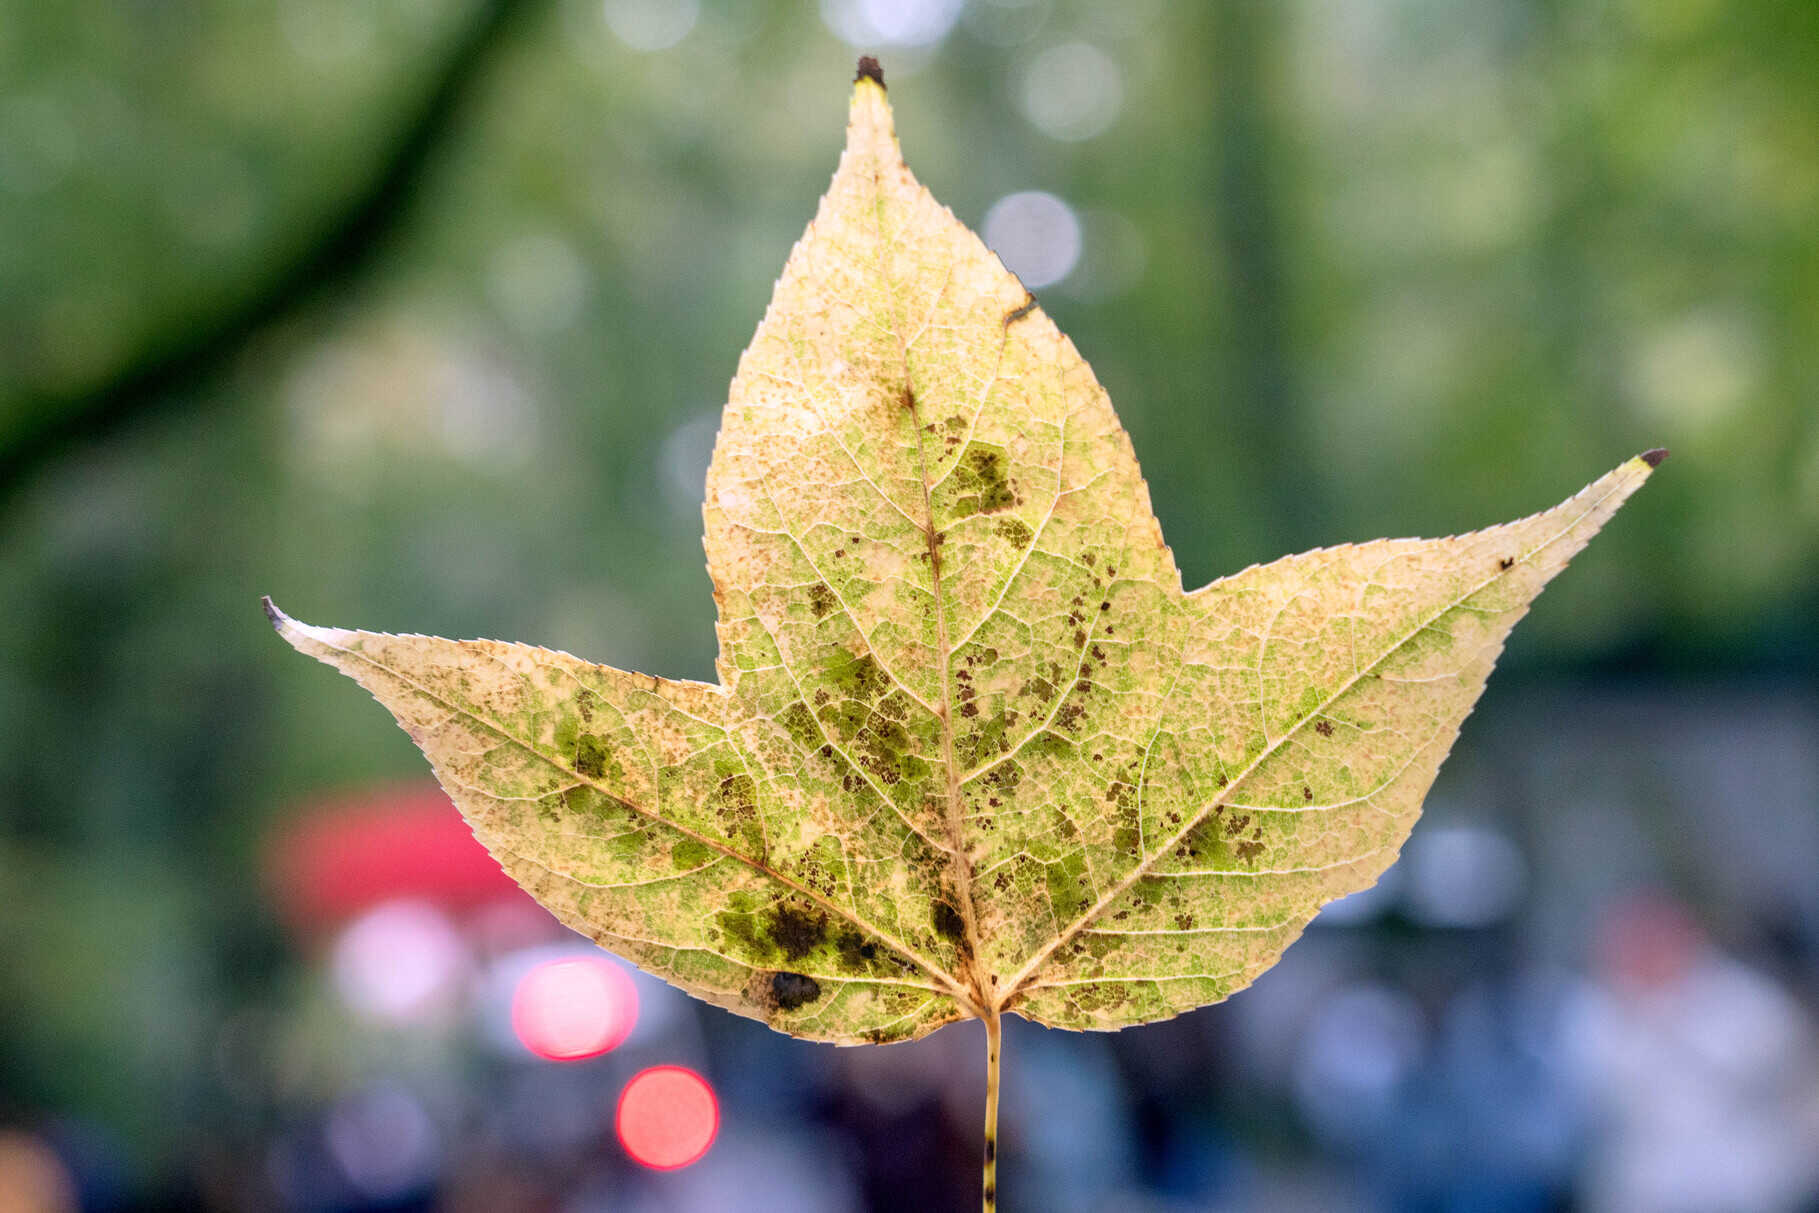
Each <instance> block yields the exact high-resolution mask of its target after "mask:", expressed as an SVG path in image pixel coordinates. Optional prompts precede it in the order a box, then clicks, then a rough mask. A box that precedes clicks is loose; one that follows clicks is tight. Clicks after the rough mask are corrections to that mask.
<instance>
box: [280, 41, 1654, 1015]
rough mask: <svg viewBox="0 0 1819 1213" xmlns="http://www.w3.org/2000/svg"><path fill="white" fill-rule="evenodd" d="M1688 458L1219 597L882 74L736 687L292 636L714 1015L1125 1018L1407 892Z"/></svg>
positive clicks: (823, 244) (390, 641) (1194, 993)
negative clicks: (1412, 872)
mask: <svg viewBox="0 0 1819 1213" xmlns="http://www.w3.org/2000/svg"><path fill="white" fill-rule="evenodd" d="M1664 454H1665V452H1650V453H1649V454H1647V455H1643V456H1638V457H1637V458H1634V459H1631V460H1630V461H1629V462H1627V463H1625V464H1623V465H1622V466H1621V467H1619V468H1617V469H1616V470H1615V471H1613V472H1611V473H1610V474H1608V475H1606V476H1604V477H1603V478H1601V479H1599V480H1598V481H1596V482H1594V483H1593V484H1592V485H1591V486H1590V487H1588V488H1586V489H1585V490H1583V491H1582V492H1580V493H1579V494H1578V495H1577V496H1574V497H1573V498H1571V499H1570V500H1568V501H1566V502H1565V503H1563V504H1562V505H1559V506H1556V507H1555V508H1553V509H1551V510H1548V511H1546V512H1544V513H1541V514H1537V515H1535V516H1533V517H1531V518H1527V519H1524V520H1522V521H1519V522H1514V523H1509V524H1507V525H1504V526H1499V527H1492V528H1490V529H1488V530H1484V531H1478V532H1475V533H1472V534H1468V535H1461V536H1456V537H1453V538H1449V539H1436V540H1422V539H1399V540H1380V541H1378V542H1374V543H1365V544H1360V545H1356V546H1342V547H1335V548H1328V549H1323V550H1320V551H1314V552H1308V553H1305V554H1303V555H1299V556H1292V557H1289V558H1287V559H1284V560H1279V561H1277V562H1275V563H1273V564H1269V565H1264V566H1259V567H1254V568H1251V569H1247V570H1245V571H1244V572H1241V573H1238V574H1236V575H1234V576H1232V577H1228V578H1225V579H1223V580H1220V581H1216V582H1213V583H1212V584H1211V585H1208V586H1205V587H1203V588H1201V589H1199V590H1196V591H1194V592H1192V593H1184V592H1183V590H1182V586H1181V579H1180V575H1179V573H1178V572H1177V570H1176V568H1175V565H1174V560H1173V558H1172V556H1171V554H1170V552H1169V549H1168V547H1167V545H1166V544H1164V542H1163V540H1162V535H1161V531H1160V529H1159V528H1158V526H1157V523H1156V520H1155V517H1154V515H1153V513H1152V511H1151V509H1150V502H1149V493H1148V489H1147V487H1146V486H1145V485H1144V482H1143V479H1142V476H1141V474H1140V473H1139V471H1138V468H1137V461H1136V458H1135V456H1134V454H1133V452H1132V450H1131V445H1130V441H1129V439H1128V438H1127V437H1126V435H1125V433H1124V430H1123V429H1122V427H1121V426H1120V425H1119V423H1118V419H1117V417H1116V416H1115V415H1114V414H1113V412H1112V407H1111V403H1110V401H1109V400H1108V399H1107V398H1106V395H1105V392H1104V390H1103V389H1102V388H1101V387H1100V386H1099V384H1098V383H1097V382H1096V381H1095V380H1094V378H1093V375H1092V372H1091V371H1090V370H1089V369H1088V367H1087V365H1086V363H1085V362H1084V361H1083V360H1082V359H1081V358H1080V356H1079V354H1078V353H1077V352H1076V351H1075V350H1074V347H1073V345H1072V344H1071V343H1070V342H1069V341H1068V339H1067V338H1066V337H1064V336H1062V335H1061V333H1060V332H1059V331H1057V329H1056V328H1055V326H1054V324H1053V323H1052V322H1051V321H1050V320H1049V318H1048V316H1047V315H1046V314H1045V313H1044V312H1043V311H1042V310H1041V309H1040V308H1039V307H1036V306H1033V300H1032V299H1031V298H1030V296H1029V294H1028V293H1027V292H1026V291H1025V290H1024V288H1023V287H1022V285H1021V284H1020V283H1019V282H1018V281H1017V279H1016V277H1015V276H1014V275H1012V274H1011V273H1010V272H1009V271H1007V270H1006V269H1005V268H1004V266H1003V265H1001V264H1000V263H999V261H998V259H997V258H996V257H995V256H994V255H993V254H992V253H991V252H990V251H989V250H988V249H987V248H986V247H985V246H984V245H983V244H982V243H981V242H980V241H979V239H978V238H977V237H976V236H974V235H973V234H972V233H971V232H969V231H968V230H967V229H966V228H965V227H964V226H962V225H961V224H960V223H959V222H958V221H957V220H956V219H955V218H954V217H953V215H952V214H951V213H949V212H948V211H947V210H946V209H945V208H943V207H942V206H941V205H940V204H939V203H937V202H936V201H935V200H934V198H933V197H931V196H930V194H929V193H928V191H926V190H925V189H923V188H922V187H921V186H920V185H918V184H917V182H916V180H915V178H914V177H912V176H911V175H910V172H909V169H908V168H907V167H905V165H904V163H903V159H902V155H901V153H900V152H899V150H898V147H897V142H896V138H895V135H894V134H893V132H892V127H891V117H890V110H889V106H888V103H887V102H886V99H885V93H884V89H883V87H882V85H881V83H879V82H878V81H875V80H874V79H872V78H871V77H870V76H868V75H866V74H863V72H862V75H861V77H860V79H859V80H858V81H857V82H856V84H855V88H854V94H853V101H852V112H851V118H850V121H849V125H848V129H847V147H846V151H845V154H844V156H843V157H842V158H841V161H840V167H839V171H838V172H837V173H836V174H835V176H834V180H833V184H832V186H831V188H830V189H829V191H828V193H827V196H826V197H825V198H824V199H823V200H822V202H821V206H820V210H819V211H818V213H817V214H816V216H815V219H814V222H813V223H812V224H810V226H809V228H808V231H807V233H806V234H805V235H804V236H803V238H802V240H801V241H800V242H799V243H798V244H797V245H796V248H795V250H794V251H793V252H792V254H791V255H790V258H789V262H788V264H787V266H786V267H785V268H784V271H783V276H782V278H781V279H780V280H779V281H778V283H777V288H776V293H775V296H774V297H773V299H772V301H771V305H770V309H769V311H768V312H767V313H766V315H765V317H764V320H763V322H762V324H760V325H759V328H758V332H757V335H756V337H755V338H754V339H753V341H752V344H751V347H750V348H749V349H748V350H747V351H746V353H745V355H744V357H743V358H742V359H741V360H740V364H739V370H738V375H737V377H736V378H735V379H734V380H733V384H732V390H731V395H730V399H729V403H728V404H727V408H726V414H725V418H724V420H723V423H722V428H721V431H720V437H719V442H718V444H717V446H716V448H715V452H714V459H713V465H712V468H711V470H710V471H709V474H708V483H707V502H706V507H705V510H704V514H705V519H706V529H707V539H706V546H707V556H708V567H709V571H710V573H711V574H712V577H713V581H714V587H715V589H714V597H715V602H716V603H717V605H718V607H719V623H718V628H717V630H718V635H719V641H720V655H719V659H718V663H717V669H718V675H719V682H718V684H717V685H711V686H710V685H707V684H703V683H695V682H675V681H670V680H667V679H663V678H658V677H653V676H650V675H645V674H629V673H625V672H622V671H620V670H616V669H612V668H611V667H607V666H598V665H593V664H591V663H588V662H585V661H582V660H580V659H578V658H575V657H571V656H569V655H567V654H565V653H556V652H551V651H549V650H546V649H540V648H533V647H530V646H526V645H519V644H505V643H500V642H496V641H450V640H440V639H435V638H432V637H423V636H389V635H382V634H377V633H372V632H354V631H340V630H332V629H325V628H315V627H310V626H308V625H305V624H301V623H297V622H295V621H294V620H291V619H289V618H287V617H285V616H284V615H283V614H281V613H279V612H277V611H276V610H275V608H273V609H272V617H273V620H274V622H275V623H276V625H277V627H278V630H279V631H280V632H281V633H282V634H283V635H284V637H285V638H286V639H287V640H289V641H290V642H291V643H292V644H293V645H295V646H296V647H297V648H298V649H300V650H302V651H303V652H305V653H309V654H311V655H313V656H316V657H319V658H321V659H322V660H324V661H326V662H328V663H329V664H331V665H334V666H336V667H337V668H339V669H340V670H342V671H343V672H345V673H347V674H349V675H351V676H352V677H353V678H355V679H356V680H358V681H359V682H360V683H361V684H362V685H364V686H365V687H367V689H368V690H370V691H372V693H373V694H374V695H375V696H376V697H377V698H378V699H379V700H380V701H381V702H382V703H384V704H385V705H386V706H387V707H388V708H390V709H391V710H392V712H393V713H394V714H395V715H396V716H397V717H398V719H399V721H400V723H402V724H403V725H404V727H405V729H406V730H407V731H408V732H409V733H410V735H411V737H412V739H413V740H415V741H416V742H417V744H418V745H419V746H421V747H422V748H423V750H424V752H425V753H426V754H427V755H428V756H429V758H430V760H431V762H432V763H433V764H434V765H435V767H436V772H437V774H438V776H439V777H440V778H441V780H442V782H443V785H444V786H445V787H446V788H447V789H448V791H449V793H450V795H451V796H452V797H453V798H454V800H455V802H456V803H457V804H458V805H459V806H460V807H461V810H462V812H463V813H464V814H465V815H466V816H467V819H468V821H469V822H470V823H471V824H472V826H473V829H474V832H475V834H476V835H477V836H478V837H479V838H480V840H481V841H482V842H484V843H485V844H486V845H487V847H488V848H490V849H491V851H492V852H493V854H495V855H496V856H498V858H499V860H500V862H501V863H502V864H503V865H504V866H505V868H506V870H507V871H509V872H510V873H511V874H512V875H513V876H514V877H515V878H516V879H517V880H518V881H519V882H520V883H522V884H523V885H524V886H525V887H526V888H527V889H529V890H530V891H531V893H532V894H534V895H535V896H536V897H537V898H538V899H539V900H540V901H542V902H543V903H544V904H545V905H547V906H549V907H550V908H551V909H552V910H553V911H554V912H555V913H556V914H557V916H558V917H560V918H561V919H562V920H563V921H564V922H566V923H568V924H569V925H570V926H572V927H574V928H575V929H576V930H578V931H581V932H583V933H584V934H587V935H588V936H590V937H592V938H593V939H595V940H597V941H598V942H599V943H600V944H602V945H603V946H605V947H607V948H609V949H611V950H613V951H615V952H618V953H619V954H621V955H623V956H626V957H627V958H629V959H631V960H633V961H634V962H636V963H637V964H639V965H641V966H643V967H644V968H646V969H648V970H650V971H651V972H653V973H656V974H657V975H659V976H661V977H663V978H665V979H667V980H669V981H671V982H673V983H675V984H676V985H679V986H681V987H682V988H684V989H686V990H688V991H689V992H690V993H693V994H696V995H698V996H699V997H702V998H705V999H707V1000H709V1001H711V1002H714V1003H718V1004H719V1005H721V1006H724V1007H727V1008H729V1009H730V1010H733V1011H736V1012H738V1013H740V1014H744V1015H750V1016H754V1017H757V1018H760V1019H762V1020H764V1021H765V1022H767V1023H769V1024H771V1025H772V1026H773V1027H776V1028H778V1029H780V1030H782V1031H786V1032H789V1033H791V1034H794V1035H797V1036H803V1037H809V1038H812V1039H817V1040H829V1041H835V1042H839V1043H853V1042H858V1041H889V1040H901V1039H907V1038H910V1037H915V1036H920V1035H922V1034H924V1033H926V1032H929V1031H931V1030H933V1029H934V1028H937V1027H939V1026H940V1025H942V1024H944V1023H947V1022H949V1021H951V1020H955V1019H958V1018H962V1017H967V1016H978V1017H981V1018H984V1019H986V1020H987V1022H988V1026H989V1027H991V1028H992V1029H993V1030H994V1032H995V1028H996V1022H997V1019H998V1017H999V1015H1000V1014H1001V1013H1003V1012H1010V1011H1014V1012H1015V1013H1017V1014H1019V1015H1022V1016H1025V1017H1027V1018H1030V1019H1033V1020H1036V1021H1039V1022H1041V1023H1045V1024H1051V1025H1055V1026H1058V1027H1065V1028H1119V1027H1123V1026H1126V1025H1129V1024H1134V1023H1141V1022H1144V1021H1147V1020H1154V1019H1161V1018H1164V1017H1167V1016H1171V1015H1175V1014H1177V1013H1179V1012H1181V1011H1185V1010H1188V1009H1190V1008H1193V1007H1197V1006H1201V1005H1203V1004H1205V1003H1209V1002H1215V1001H1217V1000H1219V999H1222V998H1224V997H1226V996H1227V995H1229V994H1231V993H1233V992H1234V991H1236V990H1239V989H1242V988H1243V987H1244V986H1245V985H1246V984H1248V983H1249V982H1251V981H1252V980H1253V979H1255V978H1256V976H1257V975H1258V974H1259V973H1261V972H1262V971H1263V970H1264V969H1266V968H1268V967H1269V966H1270V965H1271V964H1272V963H1273V962H1274V961H1275V960H1276V958H1277V957H1278V956H1279V955H1281V953H1282V950H1283V949H1284V948H1285V947H1287V946H1288V945H1289V944H1290V943H1291V942H1292V941H1293V940H1294V939H1295V937H1296V936H1297V935H1298V934H1299V933H1300V931H1301V929H1302V927H1303V926H1305V925H1306V923H1307V921H1308V920H1309V919H1310V918H1311V917H1312V916H1313V915H1314V913H1315V912H1316V911H1317V910H1318V909H1319V908H1320V906H1321V905H1323V904H1325V903H1326V902H1328V901H1331V900H1333V899H1334V898H1337V897H1340V896H1343V895H1345V894H1347V893H1350V892H1353V891H1355V890H1358V889H1361V888H1364V887H1366V886H1368V885H1370V884H1371V883H1372V882H1373V881H1375V880H1376V879H1377V877H1378V875H1379V874H1380V873H1381V872H1382V871H1383V870H1384V869H1385V868H1386V867H1387V866H1389V864H1390V863H1391V862H1392V861H1393V860H1394V859H1395V857H1396V853H1397V850H1398V849H1399V848H1400V847H1401V845H1402V842H1403V840H1404V839H1405V838H1406V837H1407V836H1408V832H1409V829H1410V827H1411V826H1412V825H1413V823H1414V820H1415V818H1416V816H1417V815H1418V813H1419V811H1420V805H1421V800H1422V797H1423V796H1424V795H1425V793H1426V791H1427V788H1428V786H1429V784H1430V783H1431V782H1432V780H1433V777H1434V773H1435V771H1436V769H1437V768H1438V767H1439V765H1440V762H1441V760H1442V759H1443V758H1444V757H1445V755H1446V753H1447V751H1448V749H1449V748H1450V747H1451V745H1452V743H1453V739H1454V737H1455V736H1456V735H1457V733H1458V730H1459V726H1460V723H1461V722H1462V721H1463V720H1464V718H1465V716H1466V714H1467V713H1468V712H1469V711H1470V710H1471V707H1472V704H1473V703H1474V702H1475V701H1476V699H1477V697H1478V694H1479V692H1480V690H1481V689H1482V688H1483V685H1484V680H1485V678H1486V676H1487V675H1488V674H1489V673H1490V669H1491V666H1492V664H1493V663H1494V662H1495V660H1496V657H1497V655H1498V653H1499V651H1500V650H1501V647H1502V644H1503V639H1504V637H1505V636H1506V635H1507V634H1508V632H1509V629H1510V627H1511V626H1512V625H1513V624H1514V623H1515V622H1516V620H1517V619H1518V618H1519V617H1520V616H1521V615H1522V614H1523V612H1524V611H1526V610H1527V608H1528V604H1529V603H1530V601H1531V600H1532V599H1533V598H1534V597H1535V595H1536V594H1537V593H1539V592H1540V590H1541V588H1542V586H1543V585H1545V584H1546V583H1547V582H1548V580H1549V579H1551V578H1552V577H1553V576H1554V575H1555V574H1556V573H1558V572H1559V571H1560V570H1561V568H1563V567H1564V566H1565V564H1566V562H1567V560H1568V559H1569V558H1570V557H1571V556H1572V555H1573V554H1574V553H1575V552H1577V551H1578V550H1579V549H1580V548H1581V547H1583V546H1584V545H1585V543H1586V542H1587V540H1589V539H1590V538H1591V536H1592V535H1593V534H1594V533H1596V532H1597V530H1598V529H1599V527H1601V526H1602V525H1603V524H1604V522H1605V521H1606V520H1607V519H1608V518H1609V517H1610V516H1611V514H1612V513H1613V512H1614V511H1615V510H1616V509H1617V507H1618V506H1619V505H1621V504H1622V503H1623V501H1624V499H1625V498H1627V497H1628V496H1629V495H1630V494H1631V493H1632V492H1634V491H1635V489H1636V488H1637V487H1638V486H1640V485H1641V484H1642V482H1643V481H1644V480H1646V479H1647V478H1648V476H1649V474H1650V472H1651V470H1652V469H1653V467H1654V466H1655V464H1657V463H1659V461H1660V459H1661V457H1662V455H1664Z"/></svg>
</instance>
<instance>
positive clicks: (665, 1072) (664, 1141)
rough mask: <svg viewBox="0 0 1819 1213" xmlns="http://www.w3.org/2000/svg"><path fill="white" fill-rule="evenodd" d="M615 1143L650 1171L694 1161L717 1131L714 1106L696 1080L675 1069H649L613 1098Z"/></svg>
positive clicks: (702, 1083) (687, 1072)
mask: <svg viewBox="0 0 1819 1213" xmlns="http://www.w3.org/2000/svg"><path fill="white" fill-rule="evenodd" d="M617 1128H618V1131H619V1142H620V1144H621V1145H623V1146H624V1147H625V1152H626V1153H627V1154H630V1155H631V1156H632V1157H633V1158H634V1159H636V1160H637V1161H638V1162H640V1163H642V1164H644V1165H645V1166H647V1167H649V1168H651V1169H652V1170H654V1171H673V1170H675V1169H677V1168H678V1167H686V1166H688V1165H689V1164H690V1163H693V1162H698V1161H700V1159H701V1156H702V1155H704V1154H706V1153H707V1150H708V1147H709V1146H711V1145H713V1144H714V1137H715V1136H716V1135H717V1134H718V1133H719V1132H720V1101H719V1100H718V1099H716V1098H715V1096H714V1089H713V1088H712V1087H711V1086H709V1085H708V1082H707V1080H706V1079H705V1078H703V1077H701V1075H699V1074H697V1073H695V1072H694V1071H693V1070H687V1069H684V1068H683V1067H681V1066H653V1067H652V1068H650V1069H648V1070H645V1071H643V1072H641V1073H639V1074H638V1075H637V1076H636V1077H634V1078H633V1079H632V1080H631V1081H630V1082H628V1083H626V1084H625V1091H624V1092H623V1093H622V1094H621V1095H620V1096H619V1113H618V1117H617Z"/></svg>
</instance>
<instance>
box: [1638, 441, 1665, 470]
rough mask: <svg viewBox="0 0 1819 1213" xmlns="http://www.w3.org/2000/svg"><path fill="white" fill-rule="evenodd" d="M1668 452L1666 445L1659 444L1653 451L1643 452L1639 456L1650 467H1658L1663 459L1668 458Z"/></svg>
mask: <svg viewBox="0 0 1819 1213" xmlns="http://www.w3.org/2000/svg"><path fill="white" fill-rule="evenodd" d="M1667 454H1668V451H1667V448H1666V447H1664V446H1658V447H1656V448H1655V449H1654V450H1652V451H1644V452H1642V454H1641V455H1640V456H1639V458H1640V459H1641V460H1642V462H1644V463H1646V464H1648V465H1649V466H1650V467H1652V468H1658V467H1660V466H1661V461H1662V460H1663V459H1666V458H1667Z"/></svg>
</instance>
